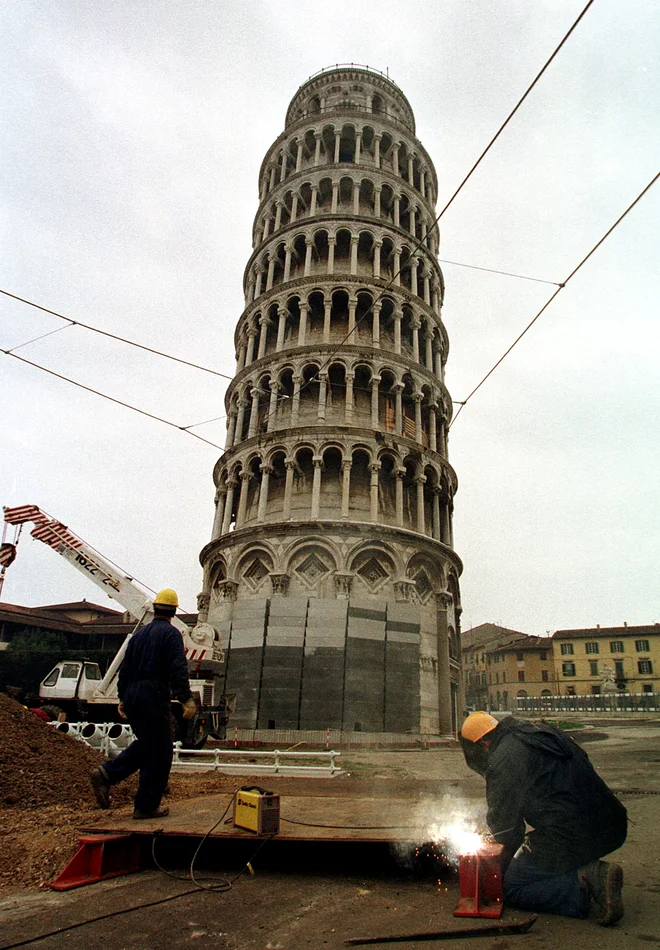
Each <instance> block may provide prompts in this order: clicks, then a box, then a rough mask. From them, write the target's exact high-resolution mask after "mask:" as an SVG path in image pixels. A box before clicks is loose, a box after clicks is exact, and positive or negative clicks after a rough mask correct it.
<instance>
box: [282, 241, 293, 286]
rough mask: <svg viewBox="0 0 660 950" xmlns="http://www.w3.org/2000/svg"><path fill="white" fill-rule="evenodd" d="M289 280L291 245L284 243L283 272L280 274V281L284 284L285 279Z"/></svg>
mask: <svg viewBox="0 0 660 950" xmlns="http://www.w3.org/2000/svg"><path fill="white" fill-rule="evenodd" d="M289 280H291V245H290V244H285V245H284V274H283V276H282V282H283V283H284V284H286V282H287V281H289Z"/></svg>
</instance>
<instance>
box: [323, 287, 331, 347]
mask: <svg viewBox="0 0 660 950" xmlns="http://www.w3.org/2000/svg"><path fill="white" fill-rule="evenodd" d="M331 313H332V298H331V297H330V298H328V299H326V300H324V302H323V342H324V343H329V342H330V315H331Z"/></svg>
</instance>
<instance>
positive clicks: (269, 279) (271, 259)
mask: <svg viewBox="0 0 660 950" xmlns="http://www.w3.org/2000/svg"><path fill="white" fill-rule="evenodd" d="M274 278H275V254H274V253H273V254H269V255H268V273H267V275H266V290H271V289H272V286H273V279H274Z"/></svg>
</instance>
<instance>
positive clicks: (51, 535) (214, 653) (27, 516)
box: [3, 505, 224, 674]
mask: <svg viewBox="0 0 660 950" xmlns="http://www.w3.org/2000/svg"><path fill="white" fill-rule="evenodd" d="M3 511H4V517H5V523H6V524H11V525H23V524H25V523H26V522H32V524H34V526H35V527H34V528H33V529H32V531H31V532H30V534H31V536H32V537H33V538H36V539H37V541H42V542H43V543H44V544H46V545H48V547H50V548H52V549H53V550H54V551H56V552H57V553H58V554H59V555H61V556H62V557H63V558H64V559H65V560H66V561H68V562H69V564H71V566H72V567H75V568H76V570H78V571H80V573H81V574H84V575H85V576H86V577H88V578H89V579H90V580H91V581H93V583H95V584H96V586H97V587H100V588H101V590H103V591H105V593H106V594H108V595H109V596H110V597H112V598H113V599H114V600H116V601H117V602H118V603H119V604H121V606H122V607H123V608H124V609H125V610H127V611H128V612H129V613H130V614H132V615H133V616H134V617H135V618H136V620H138V621H143V620H146V621H148V620H150V619H151V617H152V616H153V603H152V600H151V598H150V597H149V595H148V594H146V593H145V592H144V591H143V590H141V589H140V588H139V587H138V586H137V584H136V583H135V581H134V580H133V578H132V577H128V576H127V575H125V574H122V573H120V571H118V570H117V568H116V567H115V566H114V565H113V564H112V563H111V562H110V561H108V560H107V559H106V558H104V557H103V555H102V554H99V552H98V551H95V550H94V549H93V548H92V547H90V545H88V544H87V543H86V542H85V541H83V540H82V538H79V537H78V536H77V535H75V534H74V533H73V531H71V530H70V529H69V528H68V527H67V526H66V525H65V524H62V522H61V521H57V519H55V518H51V517H50V516H49V515H47V514H46V513H45V512H43V511H42V510H41V509H40V508H39V507H38V506H37V505H21V506H18V507H15V508H8V507H6V506H5V507H4V509H3ZM170 623H172V624H173V626H175V627H176V628H177V629H178V630H179V631H180V633H181V635H182V637H183V641H184V647H185V650H186V658H187V659H188V661H189V662H195V663H197V664H199V663H203V664H204V666H207V665H209V667H210V668H211V669H213V668H215V669H217V668H218V667H219V665H220V664H221V663H222V662H223V660H224V651H223V649H222V643H221V641H220V636H219V634H218V632H217V630H216V629H215V628H214V627H212V626H211V625H210V624H208V623H198V624H197V625H196V626H195V627H194V628H193V629H192V630H191V628H190V627H189V626H187V624H185V623H184V622H183V621H182V620H180V619H179V618H178V617H176V616H175V617H172V618H171V620H170ZM127 642H128V640H126V641H125V642H124V644H122V648H120V651H119V654H121V656H120V655H119V654H118V655H117V656H116V657H115V660H114V661H113V664H112V667H115V665H116V666H119V662H121V658H122V657H123V653H124V650H125V646H126V643H127ZM112 667H111V669H112ZM109 673H110V670H108V674H109Z"/></svg>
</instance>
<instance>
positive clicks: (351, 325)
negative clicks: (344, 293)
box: [348, 297, 357, 346]
mask: <svg viewBox="0 0 660 950" xmlns="http://www.w3.org/2000/svg"><path fill="white" fill-rule="evenodd" d="M356 310H357V297H349V298H348V333H349V341H350V343H351V345H352V346H355V345H356V344H357V334H356V333H355V332H354V331H355V311H356Z"/></svg>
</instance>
